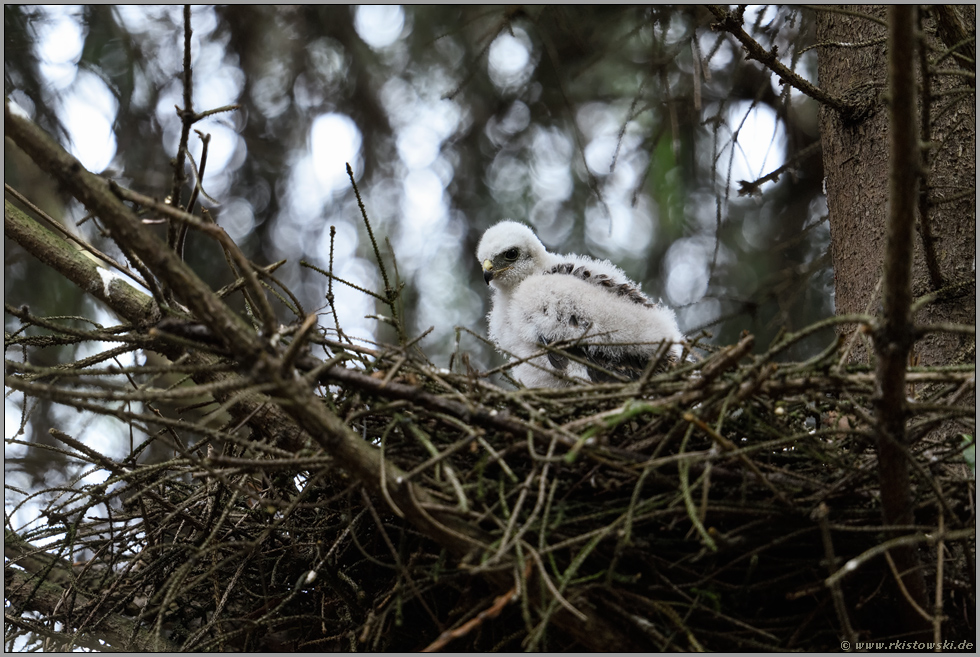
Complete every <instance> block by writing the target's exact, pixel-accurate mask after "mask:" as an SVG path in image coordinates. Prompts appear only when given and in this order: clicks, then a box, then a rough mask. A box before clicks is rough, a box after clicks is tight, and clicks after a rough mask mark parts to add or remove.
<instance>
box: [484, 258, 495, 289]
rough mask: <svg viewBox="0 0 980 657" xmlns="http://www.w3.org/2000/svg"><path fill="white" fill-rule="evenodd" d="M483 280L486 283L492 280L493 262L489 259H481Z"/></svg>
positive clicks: (488, 283)
mask: <svg viewBox="0 0 980 657" xmlns="http://www.w3.org/2000/svg"><path fill="white" fill-rule="evenodd" d="M483 280H485V281H486V282H487V285H490V281H492V280H493V263H492V262H490V261H489V260H484V261H483Z"/></svg>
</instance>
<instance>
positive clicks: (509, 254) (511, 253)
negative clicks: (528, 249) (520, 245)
mask: <svg viewBox="0 0 980 657" xmlns="http://www.w3.org/2000/svg"><path fill="white" fill-rule="evenodd" d="M519 254H520V252H519V251H518V250H517V247H516V246H515V247H514V248H512V249H507V250H506V251H504V257H505V258H507V259H508V260H517V256H518V255H519Z"/></svg>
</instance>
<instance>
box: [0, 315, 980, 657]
mask: <svg viewBox="0 0 980 657" xmlns="http://www.w3.org/2000/svg"><path fill="white" fill-rule="evenodd" d="M11 310H12V309H8V312H10V311H11ZM20 316H21V319H22V320H25V322H26V323H27V324H31V323H36V322H39V321H40V320H37V319H36V318H30V317H29V316H27V315H25V314H24V313H23V312H21V313H20ZM47 326H48V327H49V328H50V327H51V326H52V325H50V324H48V325H47ZM813 330H815V329H813ZM809 332H810V330H808V331H804V332H801V333H799V334H795V335H787V336H783V337H781V338H779V339H778V340H777V342H776V343H775V344H774V345H773V346H772V347H771V348H770V349H769V350H768V351H767V352H766V353H764V354H762V355H756V356H752V355H750V353H751V347H752V338H751V336H746V337H744V338H743V339H742V341H741V342H739V343H738V344H736V345H733V346H731V347H727V348H724V349H721V350H718V351H716V352H715V353H712V354H710V355H707V356H704V357H701V358H699V359H697V362H691V360H690V359H689V360H688V361H687V362H685V363H683V364H681V365H678V366H674V367H671V368H668V369H667V370H666V371H662V372H659V373H653V372H652V371H651V372H648V373H647V375H646V377H645V378H644V379H641V381H639V382H633V383H624V384H608V385H597V386H578V387H570V388H566V389H562V390H529V389H517V390H512V389H509V388H507V387H499V386H497V385H494V384H492V383H490V382H489V379H487V378H486V377H484V376H481V375H480V374H479V373H477V372H473V371H455V372H450V371H447V370H439V369H437V368H435V367H433V366H432V364H431V363H429V362H427V360H426V359H425V358H424V356H422V355H421V353H420V352H419V351H418V350H417V349H415V348H413V347H407V348H406V347H377V348H372V349H368V348H364V347H356V346H353V345H351V344H348V343H344V342H334V341H330V340H327V339H325V337H324V336H323V335H320V336H316V337H314V339H313V341H314V342H318V343H319V347H322V348H323V350H324V351H325V353H326V356H325V357H322V358H315V357H313V356H312V355H311V354H310V353H309V352H307V353H305V354H303V355H300V356H297V363H298V365H299V369H300V370H301V371H305V372H306V375H307V376H308V377H312V378H313V379H314V380H315V381H316V383H317V384H318V391H319V400H320V403H322V404H323V405H324V407H326V408H327V409H329V410H330V411H331V412H333V413H336V414H337V416H338V417H340V418H342V419H343V421H344V423H345V424H346V425H347V426H348V427H350V428H352V429H354V430H355V431H356V432H357V433H358V434H360V437H361V439H362V440H363V441H365V442H366V443H369V444H370V445H372V446H374V447H375V448H376V449H378V450H381V452H382V454H383V457H384V460H383V461H382V462H383V463H384V464H385V465H384V467H387V468H391V469H392V470H397V472H398V473H399V474H398V477H399V479H398V481H411V482H413V483H414V484H415V485H416V486H417V487H418V488H419V490H424V491H425V492H426V494H427V496H428V497H427V499H426V500H425V501H424V502H423V503H422V504H421V506H422V508H423V509H424V510H425V512H426V513H428V514H430V515H431V516H432V517H433V518H439V519H440V520H439V524H442V525H446V519H447V518H448V519H455V520H456V521H457V522H456V524H455V525H453V527H455V528H456V529H448V530H447V531H450V532H451V533H455V534H459V533H460V532H461V531H462V530H460V529H459V528H460V527H463V528H465V533H466V534H467V536H466V541H467V542H468V544H469V545H470V548H469V549H468V551H466V552H465V553H463V554H460V553H459V552H458V551H456V552H453V551H451V550H447V549H446V548H445V547H444V545H443V544H441V543H440V542H439V541H438V540H435V539H437V538H438V537H435V538H434V537H433V536H432V534H431V532H426V531H423V530H420V528H419V527H418V526H417V525H416V524H413V523H412V522H409V521H408V520H406V519H405V518H403V517H402V512H401V510H400V509H399V508H398V506H397V505H396V504H395V503H394V502H393V501H392V499H391V497H390V496H389V495H388V494H387V493H386V490H385V489H384V487H383V486H382V489H381V494H380V495H379V494H370V493H369V492H368V489H366V488H365V487H364V486H363V485H362V482H361V481H359V480H358V479H357V478H356V477H354V476H351V475H350V474H349V472H348V470H347V469H346V468H345V467H344V464H343V463H340V462H338V461H337V460H336V459H335V458H334V457H333V455H331V454H330V453H327V452H326V451H325V450H323V449H321V448H320V447H319V446H318V445H317V443H315V442H313V441H312V440H310V439H309V436H306V437H305V438H304V437H303V435H302V434H301V433H296V432H293V433H289V435H285V433H284V434H283V435H269V434H266V435H263V434H261V433H260V432H259V431H257V430H256V429H255V427H254V426H253V425H252V424H250V418H249V417H241V416H236V415H235V413H234V409H235V408H237V407H236V406H234V402H235V401H236V400H241V399H242V398H244V397H245V396H247V395H250V394H257V393H260V392H262V389H261V385H260V384H258V383H256V382H255V381H251V380H250V377H249V373H248V371H246V370H245V369H243V367H242V366H241V365H236V364H233V363H229V362H224V363H222V362H220V359H219V360H218V361H214V362H212V363H211V365H209V367H210V368H211V374H212V376H214V375H215V373H216V372H217V373H220V372H226V373H229V377H230V378H229V379H227V380H226V382H225V383H224V384H221V383H213V382H212V383H210V384H197V385H191V384H190V380H191V377H195V376H198V375H199V374H200V373H201V371H202V370H201V366H200V365H196V364H194V362H193V359H190V360H188V359H185V360H184V361H181V360H180V359H177V360H175V361H174V363H173V365H171V366H168V367H166V368H158V370H154V369H153V368H147V366H143V367H142V368H138V367H136V368H119V367H108V368H106V367H104V366H101V365H100V364H101V363H102V362H103V361H104V360H105V358H101V359H100V358H93V359H89V361H86V362H84V363H82V364H81V365H78V364H77V363H76V365H78V367H77V368H76V370H73V372H72V373H71V374H70V375H64V374H62V375H58V376H54V375H52V372H51V371H49V370H40V369H38V368H32V367H31V366H29V365H25V364H19V365H18V366H17V367H18V368H19V370H20V371H19V372H12V371H11V370H12V369H14V366H13V364H12V363H11V361H8V363H7V367H8V385H12V383H11V382H12V381H19V382H20V385H19V386H15V387H20V388H21V389H23V390H25V394H30V395H34V396H46V397H48V398H53V399H55V400H56V401H57V400H58V399H59V398H58V394H60V393H59V392H58V391H63V392H64V394H71V395H73V396H72V399H73V400H74V402H75V405H76V406H77V407H79V408H87V409H89V410H95V411H97V412H100V413H103V414H105V415H110V416H114V417H116V418H119V419H120V420H122V421H123V422H125V423H126V424H127V425H129V426H130V427H132V428H133V429H134V431H135V430H138V431H140V432H142V433H143V435H145V436H149V438H148V439H147V440H146V441H145V442H143V443H142V444H137V445H135V446H134V448H133V451H132V454H131V455H130V457H129V458H128V459H126V460H123V461H114V460H112V459H109V458H107V457H105V456H103V455H101V454H98V453H97V452H95V451H93V450H92V449H91V448H88V447H85V446H84V445H82V444H81V443H78V441H75V440H74V439H72V438H71V437H70V436H67V435H66V434H63V433H61V432H59V431H57V430H52V435H53V436H54V437H55V438H56V439H58V441H59V442H60V444H61V446H58V447H53V448H51V449H53V450H55V451H61V452H62V454H64V455H67V456H68V457H69V458H70V460H71V461H72V462H74V463H76V464H80V467H79V472H84V471H85V470H86V468H88V470H92V469H93V468H94V469H103V470H109V471H110V473H111V476H110V477H109V478H108V479H107V480H105V481H104V482H103V483H100V484H97V485H92V484H89V483H85V482H83V481H82V480H81V478H80V477H79V478H78V479H77V480H76V481H74V482H72V483H71V485H69V486H66V487H62V488H61V489H60V490H58V491H53V490H52V491H46V493H45V494H47V496H48V497H45V496H44V495H45V494H42V499H50V502H48V503H47V506H46V509H45V513H46V514H47V517H48V525H49V526H48V527H42V528H40V529H34V530H32V531H28V532H25V533H23V534H14V533H13V532H10V531H9V530H8V537H7V546H8V553H7V554H8V561H7V574H8V576H7V582H8V585H7V586H8V596H7V598H8V602H9V603H11V604H13V605H14V609H17V608H25V607H32V608H35V609H42V610H43V609H44V606H43V604H42V602H43V600H44V596H46V595H50V596H51V597H52V601H51V602H50V603H49V604H50V605H51V608H50V612H49V613H50V615H49V617H48V618H49V620H51V621H52V622H53V621H58V622H60V623H64V626H65V627H72V628H73V629H74V634H73V635H72V636H71V640H70V641H66V640H65V637H67V636H68V635H65V634H62V633H60V631H59V632H55V629H54V626H53V625H51V626H47V627H42V624H41V623H34V624H31V623H29V622H28V621H27V620H26V617H24V619H22V622H21V621H19V622H18V623H15V624H8V631H7V634H8V636H7V639H8V642H9V641H10V640H12V638H14V636H15V635H18V634H31V633H33V634H32V636H33V637H35V638H36V640H37V641H38V642H40V643H44V642H45V641H55V640H56V639H55V638H54V637H60V639H57V641H60V643H58V642H56V643H54V644H52V643H48V644H46V645H47V647H52V645H57V646H59V647H66V646H67V645H81V646H87V647H100V646H103V647H104V645H105V644H102V643H100V642H99V641H98V640H97V638H98V637H109V641H110V643H112V645H114V646H115V647H117V648H123V647H129V648H136V649H149V648H160V649H181V650H195V651H201V650H262V651H271V650H371V651H381V650H385V651H387V650H396V651H407V650H419V649H423V648H426V647H429V648H431V649H439V648H442V647H448V649H450V650H454V651H455V650H521V649H530V650H575V649H582V648H585V649H592V650H601V649H603V648H604V647H608V646H622V645H626V646H634V647H640V648H645V649H650V650H702V649H704V650H732V651H734V650H740V651H741V650H836V649H838V648H839V647H840V645H841V641H842V640H843V639H848V638H850V639H852V640H880V641H890V640H895V639H901V638H902V636H903V633H904V632H905V630H906V628H903V626H902V624H901V622H900V621H899V619H898V616H897V615H896V614H894V613H893V612H892V611H891V610H893V609H895V608H896V607H897V606H898V605H899V604H900V603H903V601H901V600H898V599H896V598H897V597H898V596H901V595H902V591H901V590H900V589H898V588H897V587H896V586H895V585H894V583H895V576H894V574H893V573H892V571H891V570H890V567H889V560H888V557H887V556H886V552H887V550H886V548H887V547H888V546H890V545H893V544H895V542H904V543H905V544H912V545H914V546H915V547H916V549H917V550H918V553H919V555H920V559H921V563H922V564H924V566H923V569H924V573H923V574H924V575H925V578H926V581H927V582H930V583H931V586H932V588H933V590H935V587H936V586H937V585H938V586H939V587H940V589H939V594H938V595H937V597H936V605H937V606H936V608H933V609H928V610H923V612H924V613H926V614H929V615H930V616H931V617H933V618H935V617H937V616H941V633H942V637H943V638H944V639H946V640H952V641H954V642H955V641H960V640H964V639H970V640H972V638H973V637H975V623H974V618H975V604H976V603H975V591H976V587H975V581H974V553H975V536H974V527H975V522H976V519H975V508H974V505H973V499H974V474H973V472H972V469H971V466H970V465H968V463H967V461H966V460H964V450H965V449H967V448H970V449H972V447H970V446H971V445H972V442H971V441H972V436H973V434H974V426H975V423H974V416H975V402H974V401H973V400H974V398H975V392H974V390H975V379H974V367H973V365H972V364H970V365H968V366H964V367H945V368H912V369H911V370H910V374H909V380H910V383H911V385H910V395H911V396H912V401H910V402H909V421H908V427H909V436H910V447H909V448H908V456H909V459H908V463H909V468H910V472H911V481H912V490H911V498H912V500H913V502H914V511H915V523H916V524H915V525H913V526H906V527H898V528H893V529H892V530H889V531H886V530H885V528H884V527H883V526H882V520H881V518H882V515H881V509H880V504H879V472H878V467H877V459H876V455H875V445H874V439H873V431H872V423H873V419H872V411H871V399H872V398H873V396H874V389H873V386H874V375H873V372H871V371H869V370H868V368H867V367H863V366H846V367H845V366H841V362H842V360H843V354H842V349H841V346H840V341H838V342H837V343H835V344H834V345H833V346H832V347H831V348H829V349H828V350H827V351H826V352H824V353H823V354H821V355H819V356H818V357H816V358H814V359H813V360H811V361H809V362H806V363H780V362H778V357H779V354H780V353H781V352H782V351H784V350H785V349H786V348H787V347H788V346H789V345H791V344H793V343H794V342H795V341H797V340H799V339H801V338H802V337H803V336H804V335H807V334H809ZM100 335H101V333H100ZM146 335H150V336H151V337H154V336H155V338H154V339H160V337H161V336H160V332H159V331H157V332H156V333H150V334H140V333H138V332H137V331H131V332H128V333H125V334H120V333H119V332H118V331H117V332H116V335H115V339H117V340H119V339H123V340H129V341H131V342H132V343H133V344H135V343H136V342H138V340H137V339H136V338H137V337H138V336H142V337H146ZM188 335H191V336H193V333H192V332H190V333H188ZM95 337H99V336H96V335H94V334H91V333H86V332H84V331H74V332H73V334H72V335H68V333H67V332H66V333H64V334H63V335H62V338H63V339H64V340H74V341H76V342H83V341H85V340H88V339H93V338H95ZM102 337H104V336H102ZM8 339H10V340H13V341H14V342H16V341H17V340H20V341H22V342H25V343H26V342H28V341H31V340H33V341H35V342H36V341H37V340H40V339H42V338H40V337H38V336H35V337H27V336H26V335H22V336H20V337H17V336H16V335H13V336H10V335H8ZM46 339H48V340H50V339H51V338H50V337H49V338H46ZM169 339H170V340H171V341H173V340H174V338H173V337H172V336H171V337H170V338H169ZM181 340H182V343H181V344H182V345H183V346H182V347H181V348H182V349H184V350H185V351H184V353H185V354H189V355H192V354H194V353H197V352H196V351H195V348H192V347H191V346H189V345H190V344H191V343H190V342H189V339H188V338H182V339H181ZM288 341H289V338H288V337H287V338H286V339H285V342H286V343H288ZM103 344H104V343H103ZM8 346H9V345H8ZM197 347H198V348H201V349H203V350H204V351H206V350H207V349H206V348H204V347H203V346H202V345H200V344H199V345H197ZM212 357H213V356H212ZM343 360H346V361H347V362H346V363H343V364H341V361H343ZM326 361H329V363H327V364H326V365H324V362H326ZM456 370H468V367H467V366H466V362H465V359H464V362H462V363H459V362H458V363H457V367H456ZM164 374H166V376H167V377H169V378H168V379H167V380H168V381H170V382H171V384H170V385H169V386H164V385H162V380H163V379H161V377H163V376H164ZM12 375H13V376H12ZM127 379H128V380H129V381H130V382H131V383H130V384H129V385H128V386H127V385H126V383H125V382H126V381H127ZM228 381H231V383H228ZM30 386H34V388H31V387H30ZM134 386H135V387H134ZM222 386H223V387H222ZM134 389H135V390H138V391H139V394H142V395H143V397H141V398H140V402H141V403H142V410H141V411H140V410H138V409H139V407H140V404H136V403H134V396H133V395H134V394H136V393H134ZM219 391H220V393H221V394H220V395H219V394H218V392H219ZM42 393H43V394H42ZM191 393H193V394H191ZM212 396H213V398H214V399H218V398H219V397H220V399H225V400H228V401H226V402H225V403H224V404H222V405H221V406H220V408H218V407H217V405H216V404H215V403H214V402H213V401H212ZM194 399H204V400H205V401H202V402H197V403H193V400H194ZM118 402H126V403H118ZM208 402H211V403H210V405H207V403H208ZM63 403H65V402H63ZM277 403H279V404H282V407H283V408H284V409H286V410H287V411H288V403H287V402H286V401H284V400H282V399H277V398H276V397H275V396H274V395H273V396H272V397H270V398H269V399H268V401H267V402H266V404H270V405H275V404H277ZM178 404H180V407H179V408H176V410H173V409H174V408H175V406H176V405H178ZM168 405H169V406H168ZM161 408H169V409H172V410H171V412H167V413H161V412H160V409H161ZM216 408H217V410H215V409H216ZM259 408H261V405H260V406H259ZM191 409H197V410H198V411H199V412H204V411H210V412H209V414H208V415H205V416H204V417H202V418H200V419H198V420H196V421H191V420H188V419H184V418H186V417H187V416H188V415H190V414H191ZM229 409H230V417H229V416H228V415H229ZM164 416H167V417H171V418H173V417H179V418H182V419H180V420H169V421H167V422H165V421H164V420H163V418H164ZM223 416H224V420H223V422H218V421H217V420H216V419H215V418H221V417H223ZM286 433H288V432H286ZM160 444H165V445H166V446H167V450H166V451H157V452H154V454H155V456H154V458H147V456H144V453H146V454H150V452H151V447H152V446H153V445H157V447H159V445H160ZM166 454H169V456H166ZM137 459H140V460H139V462H138V461H137ZM378 474H379V477H380V478H381V479H382V480H384V479H385V477H384V475H385V473H380V472H379V473H378ZM389 474H390V473H389ZM8 518H9V514H8ZM8 527H9V523H8ZM53 537H57V540H56V541H55V543H54V544H47V545H46V547H45V548H44V549H43V550H42V549H40V548H37V547H34V546H36V545H41V544H44V543H46V542H49V541H51V540H52V538H53ZM32 544H33V545H32ZM12 565H14V566H16V567H12ZM21 568H24V569H25V570H21ZM32 573H33V575H32ZM937 573H938V574H937ZM18 587H19V588H18ZM46 587H48V588H46ZM49 588H51V590H49ZM11 591H14V593H12V592H11ZM66 594H67V597H66ZM59 599H60V600H62V601H65V600H67V601H69V602H67V603H66V602H62V604H61V605H60V606H59V605H58V604H57V600H59ZM28 601H30V602H28ZM8 611H9V610H8ZM9 615H10V616H12V615H13V614H9ZM597 618H598V619H606V621H608V622H607V623H606V624H605V625H602V624H601V623H597V622H596V619H597ZM608 627H613V628H615V630H616V633H617V636H612V635H609V633H608V629H605V630H604V629H603V628H608ZM604 632H605V633H604ZM45 637H47V638H45ZM617 642H618V643H617ZM40 643H39V645H40ZM8 645H9V644H8Z"/></svg>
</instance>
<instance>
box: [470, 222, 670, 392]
mask: <svg viewBox="0 0 980 657" xmlns="http://www.w3.org/2000/svg"><path fill="white" fill-rule="evenodd" d="M476 257H477V260H478V261H479V262H480V263H481V265H482V267H483V278H484V280H485V281H486V282H487V284H488V285H489V286H490V288H491V290H492V298H491V304H492V305H491V309H490V313H489V314H488V315H487V321H488V325H489V337H490V340H491V342H493V343H494V345H495V346H496V347H497V349H498V350H499V351H500V352H501V353H503V354H504V355H505V356H508V357H510V358H511V359H512V360H513V361H523V362H520V363H519V364H518V365H516V366H515V367H514V369H513V374H514V377H515V378H516V379H517V380H518V381H520V382H521V383H522V384H524V385H525V386H528V387H564V386H568V385H572V384H574V383H575V380H576V379H579V380H582V381H585V382H592V383H598V382H611V381H623V380H635V379H637V378H639V376H640V375H641V374H642V373H643V371H644V369H645V368H646V367H647V365H648V364H649V361H650V359H651V358H652V357H653V356H654V355H655V354H656V353H657V351H658V350H659V349H660V347H661V344H662V343H663V342H665V341H666V342H670V343H674V344H673V346H671V347H670V349H669V351H668V354H669V356H670V357H671V358H672V359H674V360H676V359H678V358H679V357H680V354H681V347H680V344H679V342H680V341H681V340H682V339H683V336H682V335H681V332H680V329H679V328H678V327H677V320H676V319H675V317H674V312H673V311H672V310H671V309H669V308H667V307H665V306H662V305H660V304H658V303H655V302H654V301H652V300H651V299H650V298H649V297H647V296H646V295H645V294H643V292H642V290H641V289H640V286H639V284H637V283H634V282H633V281H631V280H630V279H629V278H627V277H626V274H625V273H624V272H623V270H622V269H620V268H619V267H617V266H616V265H614V264H612V263H611V262H609V261H608V260H596V259H594V258H590V257H589V256H581V255H575V254H568V255H557V254H553V253H549V252H548V251H547V249H545V247H544V245H543V244H542V243H541V241H540V240H539V239H538V238H537V236H536V235H535V234H534V232H533V231H532V230H531V229H530V228H528V227H527V226H525V225H524V224H520V223H517V222H516V221H509V220H508V221H502V222H500V223H498V224H495V225H494V226H491V227H490V228H489V229H488V230H487V231H486V233H484V234H483V238H482V239H481V240H480V244H479V246H478V247H477V250H476ZM549 345H553V346H555V348H553V349H547V348H548V347H549ZM546 349H547V353H546V354H543V355H537V356H536V355H535V354H541V352H542V351H544V350H546Z"/></svg>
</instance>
